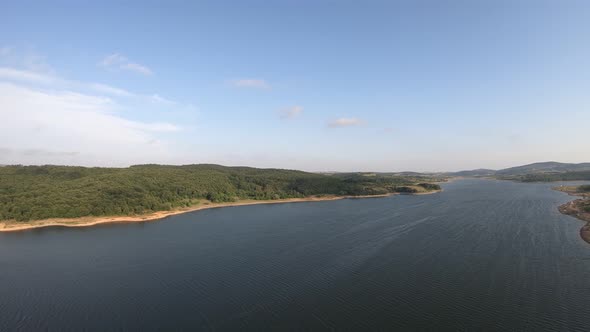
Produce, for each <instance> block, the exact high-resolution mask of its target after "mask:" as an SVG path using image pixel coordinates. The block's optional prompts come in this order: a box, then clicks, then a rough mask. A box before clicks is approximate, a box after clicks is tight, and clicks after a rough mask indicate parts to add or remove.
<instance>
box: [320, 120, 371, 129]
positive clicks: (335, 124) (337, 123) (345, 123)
mask: <svg viewBox="0 0 590 332" xmlns="http://www.w3.org/2000/svg"><path fill="white" fill-rule="evenodd" d="M364 123H365V122H364V121H363V120H361V119H357V118H339V119H336V120H332V121H330V122H328V127H330V128H343V127H353V126H360V125H362V124H364Z"/></svg>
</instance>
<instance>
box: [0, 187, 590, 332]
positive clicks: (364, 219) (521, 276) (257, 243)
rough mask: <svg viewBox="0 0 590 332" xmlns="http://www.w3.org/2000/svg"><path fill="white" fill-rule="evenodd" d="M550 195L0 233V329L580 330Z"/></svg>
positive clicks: (570, 246)
mask: <svg viewBox="0 0 590 332" xmlns="http://www.w3.org/2000/svg"><path fill="white" fill-rule="evenodd" d="M555 185H557V184H555V183H552V184H522V183H515V182H507V181H493V180H476V179H466V180H457V181H454V182H451V183H447V184H444V185H443V188H444V191H443V192H442V193H439V194H433V195H424V196H403V195H402V196H392V197H385V198H370V199H346V200H339V201H324V202H310V203H289V204H271V205H255V206H242V207H229V208H222V209H210V210H203V211H196V212H192V213H187V214H184V215H177V216H172V217H168V218H166V219H164V220H160V221H156V222H144V223H129V224H108V225H99V226H95V227H89V228H62V227H54V228H46V229H36V230H30V231H25V232H18V233H3V234H0V330H2V331H11V330H19V329H20V330H41V329H49V330H95V331H106V330H113V329H123V330H256V331H260V330H422V331H423V330H479V331H483V330H498V329H504V330H530V331H540V330H554V331H564V330H579V331H582V330H586V329H587V328H588V327H589V326H590V305H588V304H589V303H590V245H589V244H587V243H586V242H584V241H583V240H582V239H581V238H580V236H579V229H580V228H581V227H582V226H583V223H582V222H581V221H579V220H577V219H574V218H572V217H568V216H564V215H561V214H560V213H559V212H558V211H557V206H558V205H560V204H562V203H565V202H567V201H571V200H573V199H574V197H571V196H567V195H565V194H563V193H560V192H556V191H553V190H551V189H550V188H551V187H552V186H555Z"/></svg>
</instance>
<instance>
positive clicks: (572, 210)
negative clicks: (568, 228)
mask: <svg viewBox="0 0 590 332" xmlns="http://www.w3.org/2000/svg"><path fill="white" fill-rule="evenodd" d="M553 190H557V191H561V192H563V193H566V194H568V195H570V196H578V197H582V198H578V199H576V200H573V201H571V202H567V203H565V204H562V205H560V206H559V207H558V210H559V212H561V213H562V214H565V215H568V216H572V217H574V218H577V219H578V220H581V221H583V222H585V223H586V224H585V225H584V226H582V228H580V237H581V238H582V240H584V241H586V242H587V243H588V244H590V213H588V212H585V211H582V209H580V205H581V204H582V203H584V202H587V201H588V198H589V197H590V194H587V193H580V192H577V191H575V190H576V189H575V187H568V186H559V187H553Z"/></svg>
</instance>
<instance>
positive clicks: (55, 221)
mask: <svg viewBox="0 0 590 332" xmlns="http://www.w3.org/2000/svg"><path fill="white" fill-rule="evenodd" d="M433 193H434V192H433ZM392 195H397V193H390V194H383V195H363V196H321V197H316V196H313V197H306V198H289V199H277V200H242V201H238V202H228V203H211V202H209V201H204V202H202V203H201V204H199V205H197V206H192V207H187V208H182V209H176V210H171V211H159V212H154V213H149V214H144V215H138V216H106V217H80V218H52V219H44V220H33V221H29V222H17V221H0V232H14V231H23V230H27V229H33V228H41V227H54V226H63V227H88V226H94V225H99V224H106V223H123V222H141V221H155V220H159V219H163V218H166V217H168V216H173V215H177V214H182V213H187V212H193V211H199V210H205V209H214V208H222V207H228V206H244V205H256V204H280V203H297V202H318V201H334V200H338V199H346V198H353V199H360V198H377V197H387V196H392Z"/></svg>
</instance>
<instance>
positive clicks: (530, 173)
mask: <svg viewBox="0 0 590 332" xmlns="http://www.w3.org/2000/svg"><path fill="white" fill-rule="evenodd" d="M588 172H590V163H579V164H573V163H559V162H555V161H547V162H540V163H533V164H528V165H522V166H516V167H510V168H505V169H501V170H493V169H486V168H480V169H474V170H465V171H459V172H450V173H445V174H446V175H449V176H468V177H471V176H472V177H481V176H495V177H498V178H502V179H511V180H524V179H525V177H526V178H527V179H530V180H531V181H537V180H533V179H556V180H561V179H570V178H572V179H574V180H578V179H579V180H585V179H586V174H587V173H588ZM566 173H567V175H565V174H566ZM557 174H559V176H557ZM540 181H544V180H540ZM550 181H551V180H550Z"/></svg>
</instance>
